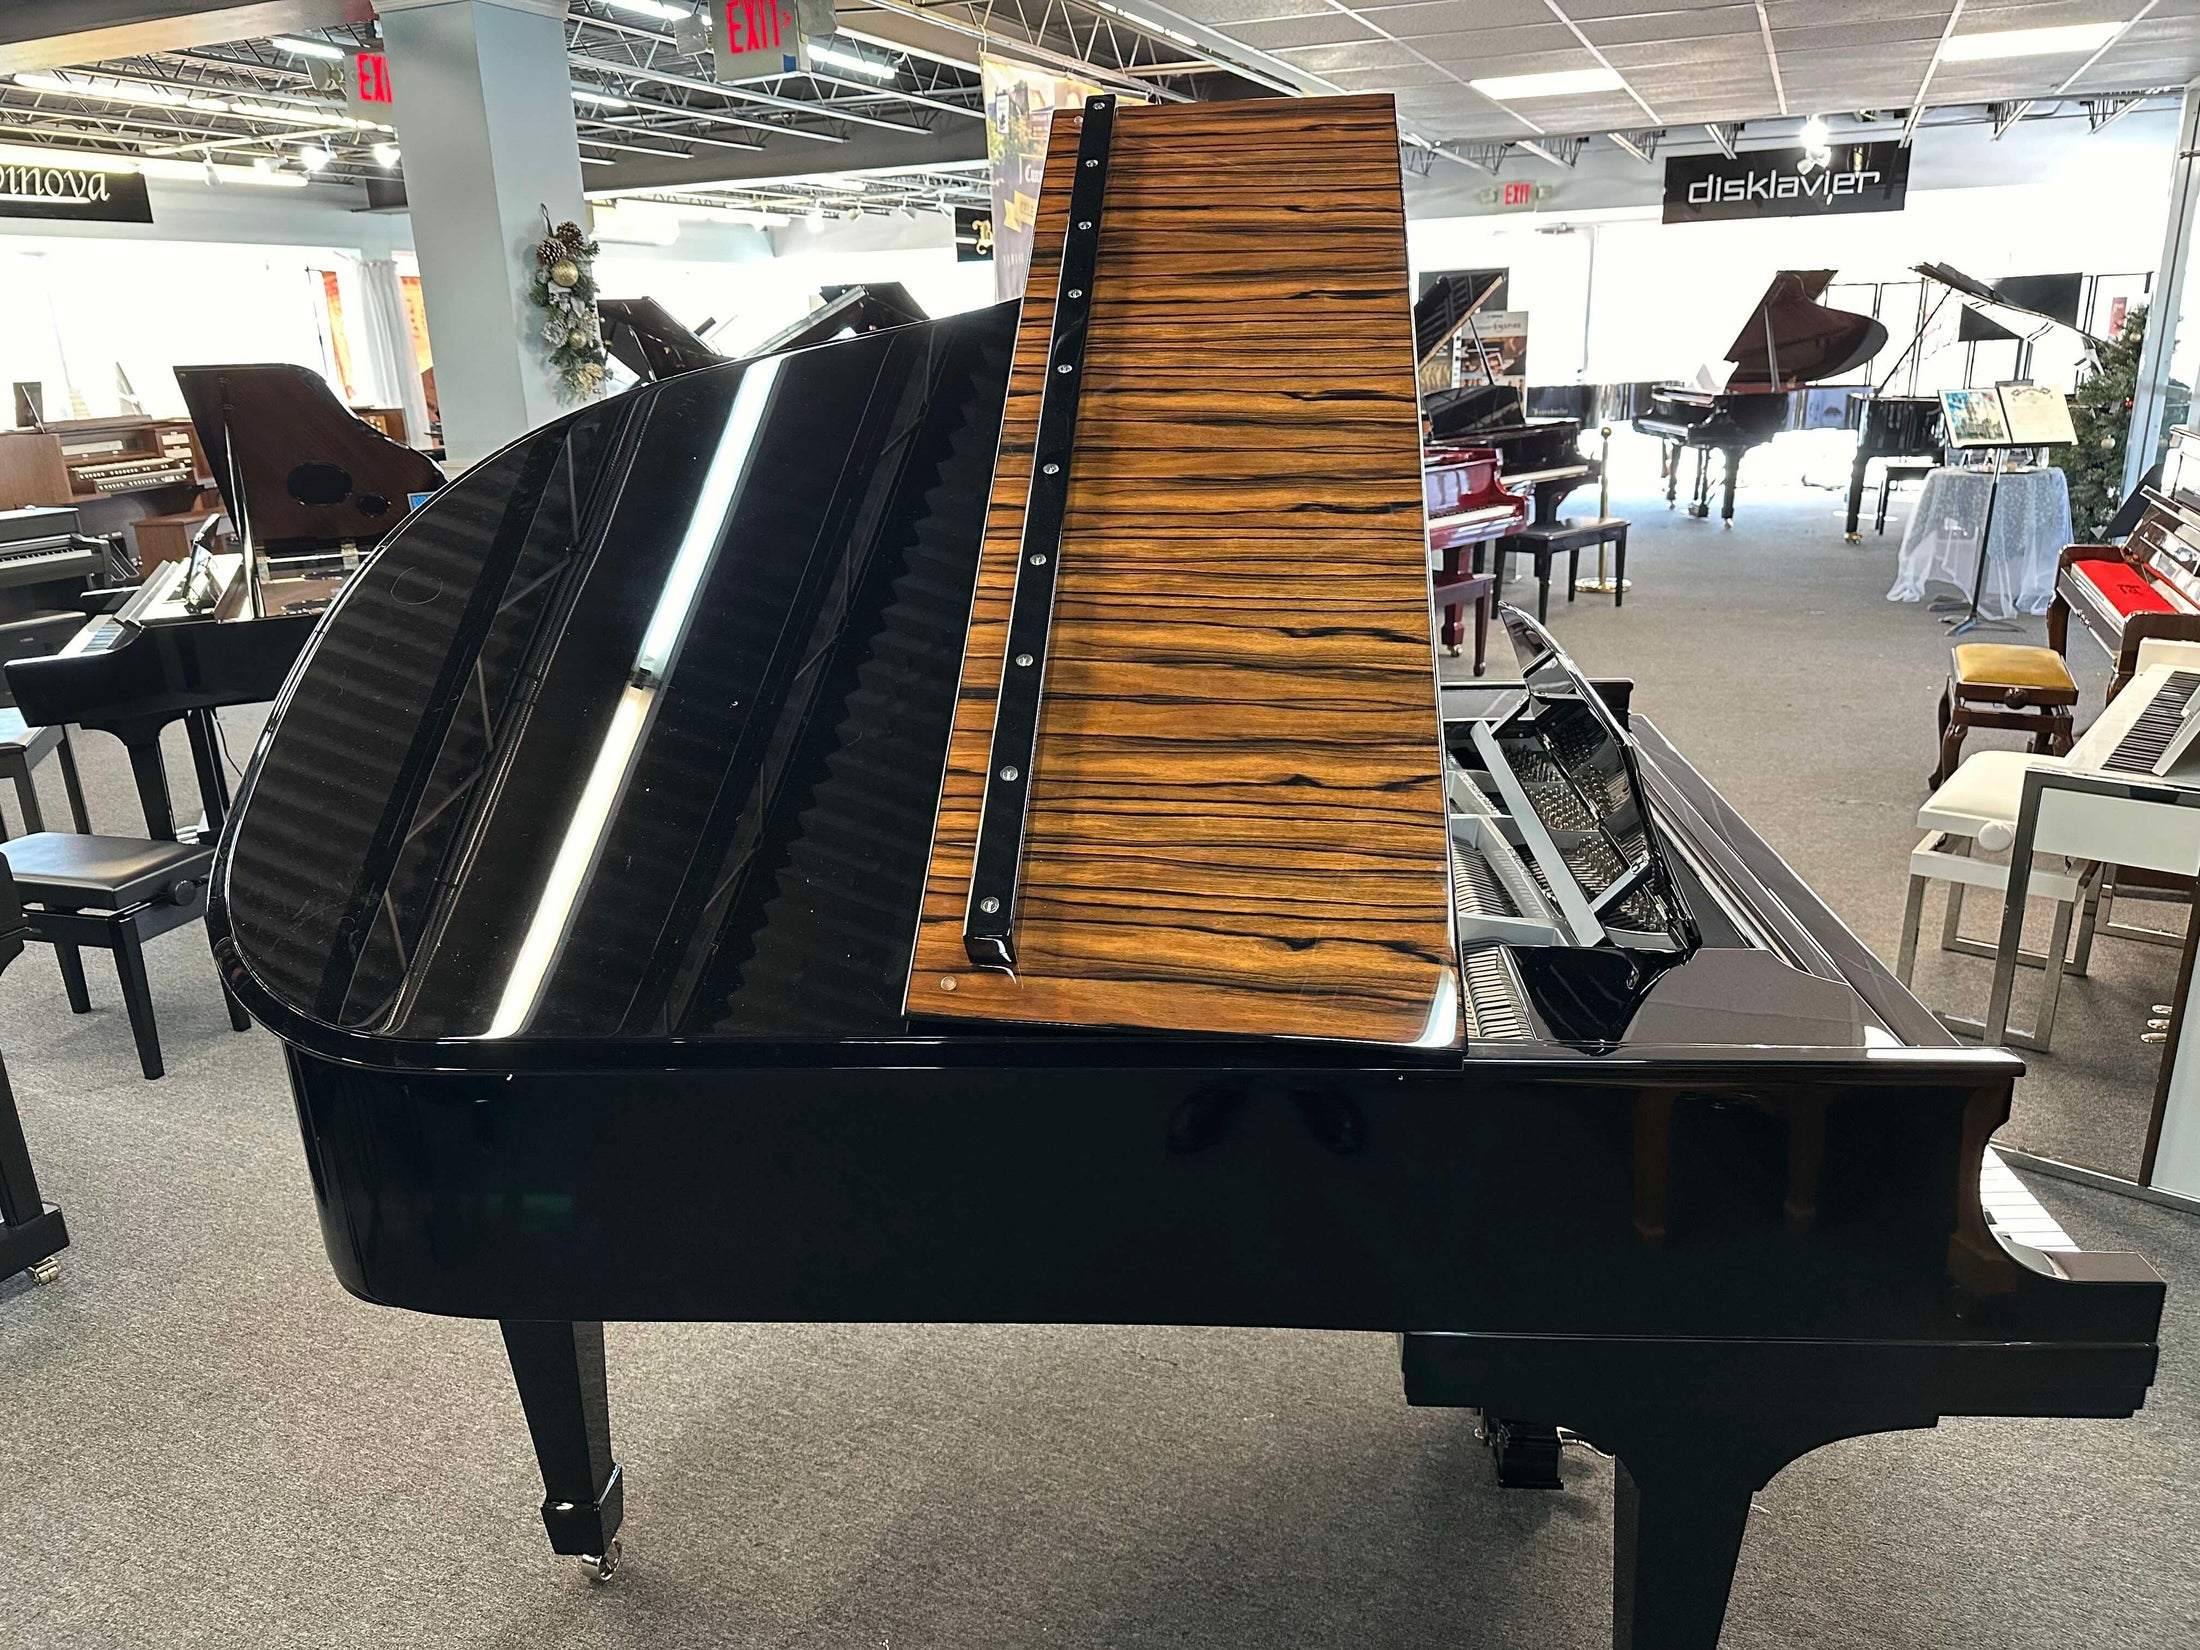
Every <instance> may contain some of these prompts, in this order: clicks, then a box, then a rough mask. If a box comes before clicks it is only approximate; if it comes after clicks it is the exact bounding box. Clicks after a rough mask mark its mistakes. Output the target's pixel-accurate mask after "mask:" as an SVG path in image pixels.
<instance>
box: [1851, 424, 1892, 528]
mask: <svg viewBox="0 0 2200 1650" xmlns="http://www.w3.org/2000/svg"><path fill="white" fill-rule="evenodd" d="M1871 461H1872V455H1871V454H1870V453H1868V452H1866V451H1865V450H1864V438H1863V437H1862V436H1858V437H1857V438H1856V462H1855V463H1853V464H1851V465H1850V466H1849V514H1848V519H1847V520H1846V521H1844V522H1843V523H1842V525H1841V536H1842V537H1843V538H1845V539H1847V540H1848V541H1849V543H1851V544H1859V543H1861V542H1862V541H1863V537H1864V535H1863V533H1862V532H1861V531H1859V524H1860V523H1861V522H1862V520H1863V515H1864V471H1865V467H1866V466H1867V465H1869V464H1870V463H1871ZM1881 496H1882V498H1884V496H1885V495H1884V494H1882V495H1881ZM1879 524H1880V526H1882V527H1884V526H1885V525H1886V524H1887V512H1886V509H1885V507H1884V506H1882V507H1881V509H1880V512H1879Z"/></svg>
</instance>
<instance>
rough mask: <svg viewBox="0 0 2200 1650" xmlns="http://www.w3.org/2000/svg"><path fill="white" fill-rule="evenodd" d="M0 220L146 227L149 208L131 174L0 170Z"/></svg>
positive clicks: (42, 168) (54, 169)
mask: <svg viewBox="0 0 2200 1650" xmlns="http://www.w3.org/2000/svg"><path fill="white" fill-rule="evenodd" d="M0 218H73V219H75V220H77V221H79V222H83V221H86V220H91V221H97V222H101V223H151V222H152V221H153V203H152V202H151V201H150V200H149V199H147V198H146V194H145V180H144V179H143V178H142V177H139V176H138V175H137V174H136V173H135V172H83V171H79V170H77V169H76V168H75V167H72V166H0Z"/></svg>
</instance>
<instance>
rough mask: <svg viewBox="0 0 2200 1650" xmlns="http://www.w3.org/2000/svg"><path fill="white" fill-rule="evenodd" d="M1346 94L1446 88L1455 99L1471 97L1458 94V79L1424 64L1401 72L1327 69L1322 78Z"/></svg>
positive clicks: (1412, 65) (1466, 93) (1416, 64)
mask: <svg viewBox="0 0 2200 1650" xmlns="http://www.w3.org/2000/svg"><path fill="white" fill-rule="evenodd" d="M1322 78H1323V79H1324V80H1327V81H1329V82H1330V83H1331V84H1333V85H1336V86H1341V87H1342V88H1343V89H1344V90H1346V91H1348V92H1409V91H1419V90H1426V89H1429V88H1432V87H1437V86H1444V87H1449V88H1450V90H1451V92H1452V93H1453V94H1454V95H1455V96H1465V97H1470V98H1471V97H1472V96H1473V95H1474V94H1473V93H1472V92H1462V91H1461V88H1460V85H1459V81H1458V77H1457V76H1454V75H1448V74H1446V73H1445V72H1444V71H1443V70H1442V69H1432V68H1430V67H1429V66H1428V65H1427V64H1425V63H1414V64H1411V65H1409V66H1407V67H1406V68H1403V69H1331V70H1330V71H1329V72H1328V73H1327V74H1326V75H1324V76H1323V77H1322Z"/></svg>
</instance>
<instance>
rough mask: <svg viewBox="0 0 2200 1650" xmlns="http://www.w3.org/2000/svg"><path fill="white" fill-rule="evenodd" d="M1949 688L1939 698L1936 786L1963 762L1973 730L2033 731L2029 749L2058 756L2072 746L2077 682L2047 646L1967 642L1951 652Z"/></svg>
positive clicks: (2054, 652)
mask: <svg viewBox="0 0 2200 1650" xmlns="http://www.w3.org/2000/svg"><path fill="white" fill-rule="evenodd" d="M1953 652H1954V655H1955V658H1954V663H1953V666H1952V668H1951V670H1950V673H1949V676H1948V686H1947V689H1946V691H1944V692H1943V693H1942V694H1941V696H1940V765H1939V766H1938V767H1936V768H1935V769H1934V770H1933V778H1932V782H1933V784H1935V785H1936V786H1937V785H1939V784H1941V783H1942V782H1943V781H1944V780H1946V779H1947V777H1948V776H1949V775H1950V774H1952V773H1954V772H1955V771H1956V764H1957V763H1959V762H1961V761H1962V760H1963V740H1964V736H1965V735H1966V734H1968V733H1969V732H1970V730H1971V729H1973V728H2010V729H2014V730H2015V731H2016V732H2019V733H2025V734H2029V735H2031V739H2032V749H2033V750H2034V751H2035V752H2036V753H2038V754H2039V755H2042V756H2060V755H2062V754H2063V753H2064V752H2065V751H2067V750H2069V749H2070V735H2071V717H2072V712H2073V710H2074V709H2075V707H2076V705H2077V703H2078V684H2077V682H2076V681H2075V680H2074V679H2073V678H2072V676H2071V674H2070V667H2069V666H2068V665H2067V664H2065V663H2063V657H2062V655H2061V654H2059V653H2057V652H2056V651H2055V650H2054V649H2053V648H2051V647H2012V646H2010V645H2008V644H2006V643H2002V642H1965V643H1963V644H1962V645H1961V646H1959V647H1957V648H1955V649H1954V650H1953Z"/></svg>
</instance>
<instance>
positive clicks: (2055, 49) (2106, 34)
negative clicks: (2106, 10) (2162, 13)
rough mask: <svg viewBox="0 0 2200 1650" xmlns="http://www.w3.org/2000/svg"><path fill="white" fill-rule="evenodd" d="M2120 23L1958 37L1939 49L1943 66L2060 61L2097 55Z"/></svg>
mask: <svg viewBox="0 0 2200 1650" xmlns="http://www.w3.org/2000/svg"><path fill="white" fill-rule="evenodd" d="M2122 29H2123V24H2121V23H2069V24H2065V25H2064V26H2062V27H2061V28H2053V29H1995V30H1992V31H1991V32H1989V33H1986V34H1958V35H1952V36H1950V37H1949V40H1948V43H1947V44H1946V45H1945V46H1942V47H1941V48H1940V60H1941V61H1942V62H1943V63H1983V62H1986V61H1988V60H1990V59H1993V58H1999V57H2060V56H2065V55H2073V56H2074V55H2075V54H2077V53H2079V52H2090V51H2098V50H2099V49H2100V48H2101V47H2103V46H2105V45H2107V44H2108V43H2109V42H2110V41H2111V40H2113V39H2115V38H2116V36H2117V34H2118V33H2119V32H2120V31H2121V30H2122Z"/></svg>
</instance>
